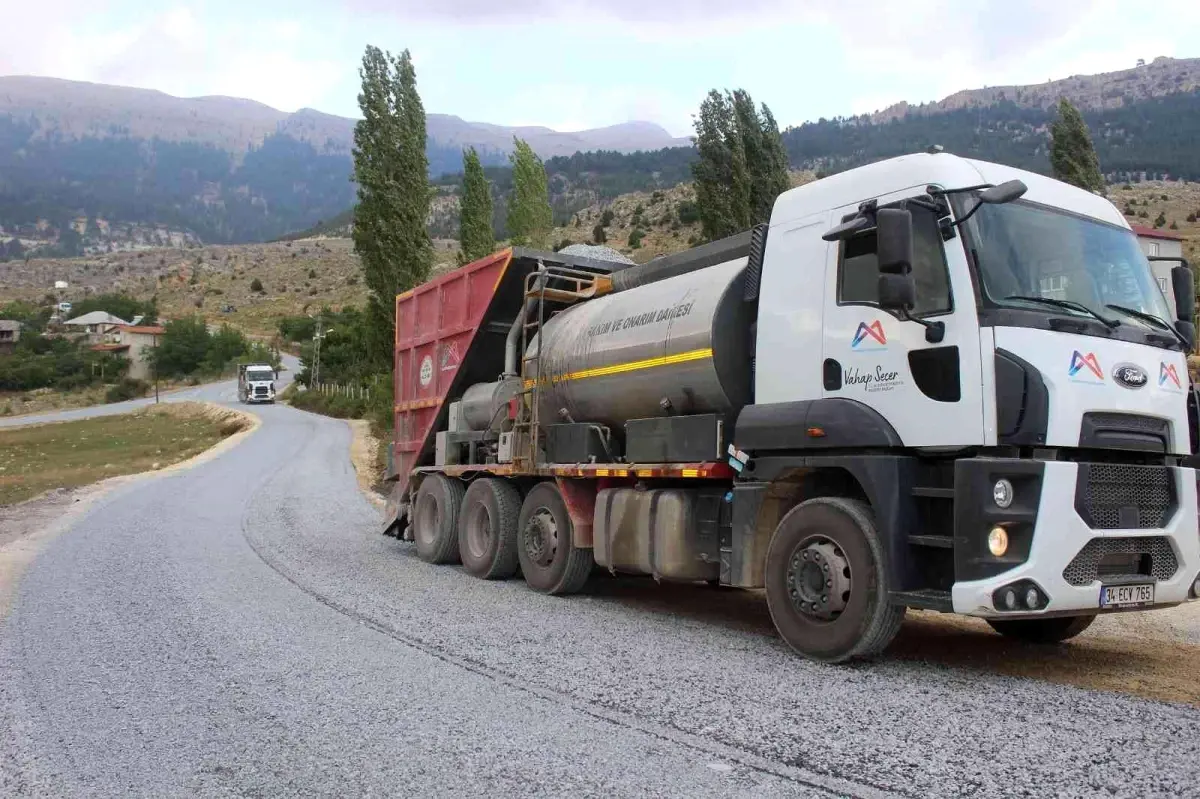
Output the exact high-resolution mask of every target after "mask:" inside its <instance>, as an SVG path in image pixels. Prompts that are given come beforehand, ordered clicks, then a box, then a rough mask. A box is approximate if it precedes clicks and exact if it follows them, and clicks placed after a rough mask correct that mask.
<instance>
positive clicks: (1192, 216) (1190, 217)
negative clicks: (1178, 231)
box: [1187, 214, 1196, 222]
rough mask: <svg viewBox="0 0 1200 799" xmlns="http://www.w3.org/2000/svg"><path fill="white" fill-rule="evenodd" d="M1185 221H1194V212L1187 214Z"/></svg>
mask: <svg viewBox="0 0 1200 799" xmlns="http://www.w3.org/2000/svg"><path fill="white" fill-rule="evenodd" d="M1187 221H1189V222H1195V221H1196V215H1195V214H1188V215H1187Z"/></svg>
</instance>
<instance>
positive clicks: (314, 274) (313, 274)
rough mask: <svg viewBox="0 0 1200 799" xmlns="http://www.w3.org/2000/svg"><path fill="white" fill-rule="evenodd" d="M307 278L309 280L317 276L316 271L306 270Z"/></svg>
mask: <svg viewBox="0 0 1200 799" xmlns="http://www.w3.org/2000/svg"><path fill="white" fill-rule="evenodd" d="M308 276H309V278H316V276H317V270H316V269H309V270H308Z"/></svg>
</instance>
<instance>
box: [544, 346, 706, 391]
mask: <svg viewBox="0 0 1200 799" xmlns="http://www.w3.org/2000/svg"><path fill="white" fill-rule="evenodd" d="M712 354H713V351H712V347H705V348H704V349H699V350H689V351H687V352H679V353H676V354H674V355H662V356H659V357H657V358H643V359H642V360H640V361H629V362H628V363H615V364H613V365H611V366H597V367H595V368H594V369H580V370H579V371H577V372H568V373H567V374H565V375H557V376H554V377H550V378H545V377H543V378H542V380H543V382H547V381H548V382H551V383H561V382H563V381H564V380H584V379H586V378H589V377H606V376H608V375H617V374H623V373H625V372H637V371H640V370H642V369H653V368H655V367H658V366H671V365H672V364H676V363H687V362H688V361H702V360H705V359H706V358H711V357H712ZM533 382H534V381H532V380H526V381H525V388H532V387H533Z"/></svg>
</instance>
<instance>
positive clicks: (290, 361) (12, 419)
mask: <svg viewBox="0 0 1200 799" xmlns="http://www.w3.org/2000/svg"><path fill="white" fill-rule="evenodd" d="M280 359H281V360H282V361H283V366H284V369H283V371H281V372H279V373H278V377H279V379H278V380H277V381H276V382H275V389H276V391H277V392H280V393H282V392H283V390H284V389H285V388H287V387H288V386H289V385H291V382H292V379H293V378H294V377H295V375H296V373H297V372H299V371H300V359H299V358H297V357H296V356H294V355H287V354H281V355H280ZM159 401H160V402H187V401H202V402H224V403H230V404H232V403H236V402H237V380H222V381H220V382H217V383H206V384H204V385H200V386H193V387H191V388H183V389H177V390H175V391H170V392H167V393H160V394H159ZM153 404H154V397H153V396H150V397H143V398H142V399H134V400H126V401H125V402H111V403H108V404H105V405H90V406H88V407H86V408H72V409H70V410H66V411H48V412H46V413H31V414H26V415H24V416H6V417H0V427H22V426H24V425H30V424H41V423H43V422H69V421H71V420H73V419H91V418H93V417H96V416H113V415H114V414H118V413H128V412H129V411H133V410H136V409H138V408H144V407H146V406H147V405H153Z"/></svg>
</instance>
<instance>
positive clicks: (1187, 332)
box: [1175, 319, 1196, 352]
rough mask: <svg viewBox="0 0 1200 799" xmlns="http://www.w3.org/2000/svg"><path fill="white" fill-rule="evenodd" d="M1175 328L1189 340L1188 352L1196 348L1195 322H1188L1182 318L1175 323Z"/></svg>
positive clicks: (1184, 338) (1185, 339)
mask: <svg viewBox="0 0 1200 799" xmlns="http://www.w3.org/2000/svg"><path fill="white" fill-rule="evenodd" d="M1175 330H1176V332H1178V333H1179V335H1180V336H1182V337H1183V340H1184V341H1186V342H1187V346H1188V352H1195V350H1196V325H1195V323H1194V322H1188V321H1185V320H1183V319H1180V320H1179V321H1178V322H1176V323H1175Z"/></svg>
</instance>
